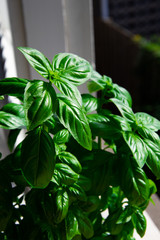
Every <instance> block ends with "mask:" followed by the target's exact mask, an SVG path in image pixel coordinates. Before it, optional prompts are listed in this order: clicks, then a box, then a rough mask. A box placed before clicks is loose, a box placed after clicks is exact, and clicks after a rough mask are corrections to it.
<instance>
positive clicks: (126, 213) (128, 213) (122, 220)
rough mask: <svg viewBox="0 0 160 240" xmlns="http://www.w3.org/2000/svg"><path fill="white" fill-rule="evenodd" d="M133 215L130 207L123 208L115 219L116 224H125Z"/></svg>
mask: <svg viewBox="0 0 160 240" xmlns="http://www.w3.org/2000/svg"><path fill="white" fill-rule="evenodd" d="M132 214H133V209H132V208H131V207H130V206H127V207H125V209H124V210H123V212H122V213H121V214H120V216H119V217H118V219H117V222H116V223H117V224H121V223H127V222H129V221H130V220H131V217H132Z"/></svg>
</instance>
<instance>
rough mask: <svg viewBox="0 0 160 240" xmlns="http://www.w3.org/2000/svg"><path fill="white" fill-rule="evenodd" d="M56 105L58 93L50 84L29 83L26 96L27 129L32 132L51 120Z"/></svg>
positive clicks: (37, 81)
mask: <svg viewBox="0 0 160 240" xmlns="http://www.w3.org/2000/svg"><path fill="white" fill-rule="evenodd" d="M56 104H57V101H56V93H55V91H54V88H53V87H52V86H51V85H50V84H49V83H46V82H44V81H39V80H34V81H32V82H29V83H28V84H27V86H26V89H25V94H24V109H25V115H26V121H27V129H29V130H32V129H33V128H35V127H37V126H39V125H41V124H42V123H43V122H45V121H46V120H47V119H49V118H50V117H51V116H52V115H53V112H54V111H55V110H56Z"/></svg>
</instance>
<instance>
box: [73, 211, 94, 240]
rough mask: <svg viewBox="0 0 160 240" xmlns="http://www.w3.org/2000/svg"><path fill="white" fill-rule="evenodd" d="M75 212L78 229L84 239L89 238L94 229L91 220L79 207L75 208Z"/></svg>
mask: <svg viewBox="0 0 160 240" xmlns="http://www.w3.org/2000/svg"><path fill="white" fill-rule="evenodd" d="M75 213H76V218H77V220H78V228H79V231H80V232H81V234H82V235H83V236H84V237H85V238H86V239H90V238H91V237H93V235H94V229H93V225H92V223H91V221H90V220H89V218H88V217H87V216H86V214H85V213H84V212H82V210H81V209H78V208H77V209H76V212H75Z"/></svg>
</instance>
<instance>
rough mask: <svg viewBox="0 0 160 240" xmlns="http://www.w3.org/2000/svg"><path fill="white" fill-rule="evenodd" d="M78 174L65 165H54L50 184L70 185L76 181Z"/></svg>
mask: <svg viewBox="0 0 160 240" xmlns="http://www.w3.org/2000/svg"><path fill="white" fill-rule="evenodd" d="M78 177H79V174H77V173H76V172H74V171H73V170H72V169H71V168H70V167H69V166H68V165H67V164H64V163H56V166H55V171H54V174H53V177H52V180H51V181H52V182H55V183H56V184H61V183H62V184H66V185H71V184H73V183H75V182H76V181H77V180H78Z"/></svg>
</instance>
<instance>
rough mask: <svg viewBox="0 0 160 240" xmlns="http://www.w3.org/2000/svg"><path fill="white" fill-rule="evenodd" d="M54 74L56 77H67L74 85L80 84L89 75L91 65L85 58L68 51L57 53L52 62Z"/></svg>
mask: <svg viewBox="0 0 160 240" xmlns="http://www.w3.org/2000/svg"><path fill="white" fill-rule="evenodd" d="M52 66H53V71H54V76H53V78H57V79H64V80H65V79H67V80H68V81H70V82H72V83H73V84H74V85H80V84H82V83H84V82H85V81H87V80H88V79H89V78H90V76H91V71H92V69H91V66H90V64H89V62H87V61H86V60H85V59H83V58H80V57H78V56H77V55H74V54H70V53H59V54H57V55H56V56H55V57H54V58H53V62H52Z"/></svg>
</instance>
